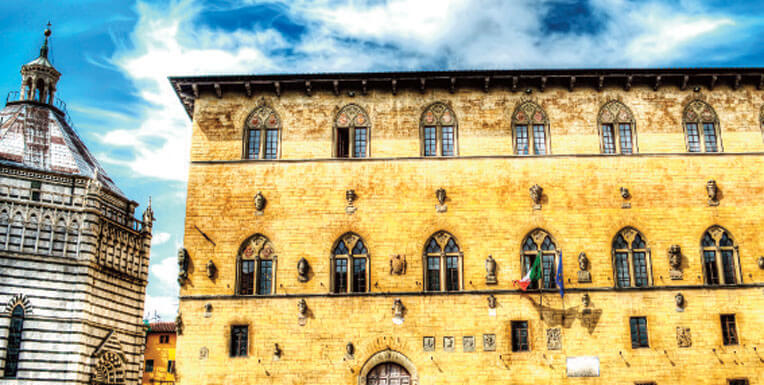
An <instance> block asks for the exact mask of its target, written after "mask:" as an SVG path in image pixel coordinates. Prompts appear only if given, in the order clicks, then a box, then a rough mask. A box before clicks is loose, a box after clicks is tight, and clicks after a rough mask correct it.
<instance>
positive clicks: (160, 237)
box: [151, 232, 171, 246]
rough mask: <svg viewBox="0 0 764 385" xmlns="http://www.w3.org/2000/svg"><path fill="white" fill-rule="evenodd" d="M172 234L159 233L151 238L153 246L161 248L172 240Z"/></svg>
mask: <svg viewBox="0 0 764 385" xmlns="http://www.w3.org/2000/svg"><path fill="white" fill-rule="evenodd" d="M170 236H171V235H170V233H163V232H158V233H156V234H152V236H151V246H159V245H161V244H163V243H166V242H167V241H169V240H170Z"/></svg>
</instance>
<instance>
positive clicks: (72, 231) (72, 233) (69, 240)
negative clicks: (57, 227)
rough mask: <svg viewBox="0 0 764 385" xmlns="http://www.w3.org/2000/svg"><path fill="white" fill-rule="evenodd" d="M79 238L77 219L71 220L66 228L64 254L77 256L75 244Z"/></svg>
mask: <svg viewBox="0 0 764 385" xmlns="http://www.w3.org/2000/svg"><path fill="white" fill-rule="evenodd" d="M79 238H80V226H79V224H78V223H77V220H76V219H75V220H72V224H71V225H70V226H69V227H68V228H67V235H66V254H67V255H69V256H70V257H76V256H77V244H78V243H79Z"/></svg>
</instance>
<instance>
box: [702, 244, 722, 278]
mask: <svg viewBox="0 0 764 385" xmlns="http://www.w3.org/2000/svg"><path fill="white" fill-rule="evenodd" d="M703 264H704V265H705V268H706V283H707V284H709V285H718V284H719V270H718V269H717V267H716V252H715V251H713V250H705V251H703Z"/></svg>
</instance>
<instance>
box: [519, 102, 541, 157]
mask: <svg viewBox="0 0 764 385" xmlns="http://www.w3.org/2000/svg"><path fill="white" fill-rule="evenodd" d="M512 142H513V143H514V147H515V154H516V155H546V154H549V153H550V146H549V119H548V118H547V114H546V112H544V109H543V108H541V106H539V105H538V104H536V103H534V102H532V101H526V102H523V103H522V104H520V105H519V106H517V108H515V111H514V112H513V113H512Z"/></svg>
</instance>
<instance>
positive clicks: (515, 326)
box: [511, 321, 531, 352]
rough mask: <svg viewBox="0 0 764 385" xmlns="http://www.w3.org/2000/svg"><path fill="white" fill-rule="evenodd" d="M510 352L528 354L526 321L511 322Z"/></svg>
mask: <svg viewBox="0 0 764 385" xmlns="http://www.w3.org/2000/svg"><path fill="white" fill-rule="evenodd" d="M511 325H512V351H513V352H528V351H530V350H531V349H530V346H529V345H528V321H512V324H511Z"/></svg>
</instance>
